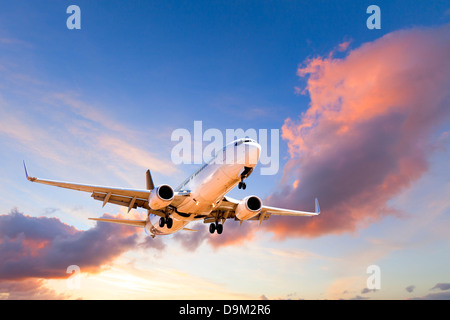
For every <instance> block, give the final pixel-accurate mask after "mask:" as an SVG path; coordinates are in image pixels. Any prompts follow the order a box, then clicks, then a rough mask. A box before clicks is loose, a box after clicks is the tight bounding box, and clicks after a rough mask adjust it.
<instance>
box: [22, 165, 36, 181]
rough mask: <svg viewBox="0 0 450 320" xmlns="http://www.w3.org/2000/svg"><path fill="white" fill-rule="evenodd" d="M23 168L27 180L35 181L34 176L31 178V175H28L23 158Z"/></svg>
mask: <svg viewBox="0 0 450 320" xmlns="http://www.w3.org/2000/svg"><path fill="white" fill-rule="evenodd" d="M23 168H24V169H25V176H26V177H27V180H28V181H35V180H36V178H33V177H29V176H28V172H27V166H26V165H25V160H23Z"/></svg>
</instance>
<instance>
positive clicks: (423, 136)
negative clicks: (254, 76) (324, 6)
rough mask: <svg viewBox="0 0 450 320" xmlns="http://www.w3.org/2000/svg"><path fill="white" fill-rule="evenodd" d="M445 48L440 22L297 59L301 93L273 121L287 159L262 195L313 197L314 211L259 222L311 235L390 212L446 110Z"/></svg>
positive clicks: (449, 47) (432, 144)
mask: <svg viewBox="0 0 450 320" xmlns="http://www.w3.org/2000/svg"><path fill="white" fill-rule="evenodd" d="M448 57H450V25H444V26H441V27H439V28H428V29H425V28H422V29H419V28H416V29H411V30H402V31H397V32H393V33H390V34H388V35H386V36H384V37H382V38H380V39H378V40H376V41H373V42H369V43H366V44H364V45H362V46H361V47H359V48H357V49H354V50H352V51H350V52H349V53H348V55H347V56H346V57H344V58H342V59H336V58H333V57H332V55H330V56H328V57H325V58H322V57H316V58H313V59H310V60H307V61H306V62H305V63H304V65H302V66H301V67H299V69H298V75H299V76H300V77H302V78H306V79H307V86H306V88H305V91H306V92H307V93H308V94H309V96H310V99H311V103H310V106H309V108H308V110H307V111H306V112H305V113H303V114H302V116H301V118H300V119H298V120H297V119H286V121H285V123H284V125H283V128H282V137H283V138H284V139H285V140H286V141H287V142H288V147H289V152H290V155H291V160H290V161H289V162H288V163H287V165H286V166H285V168H284V177H283V183H282V185H281V186H280V190H279V191H278V192H277V193H275V194H273V195H272V196H270V197H269V198H268V199H266V200H267V201H266V202H268V203H270V204H272V205H280V206H288V207H290V208H293V209H301V210H307V209H312V204H313V199H314V197H319V199H320V202H321V209H322V212H323V213H322V215H320V216H319V217H314V218H308V219H289V218H288V219H284V218H274V217H272V218H271V219H270V221H269V222H268V223H265V224H263V226H264V228H265V229H266V230H268V231H271V232H274V234H275V235H276V236H277V237H279V238H284V237H288V236H306V237H312V236H319V235H322V234H329V233H343V232H349V231H353V230H355V229H356V228H357V227H359V226H361V225H362V224H367V223H370V222H372V221H377V220H379V219H380V218H382V217H383V216H385V215H391V214H395V213H396V210H395V209H394V208H390V207H389V205H388V201H389V200H390V199H392V198H393V197H394V196H396V195H398V194H399V193H400V192H401V191H402V190H405V189H406V188H408V187H409V186H411V185H412V184H413V183H415V182H416V181H417V180H418V179H419V178H420V177H421V176H422V175H423V174H424V173H425V172H426V171H427V169H428V161H427V160H428V158H429V155H430V153H431V152H433V150H434V149H435V148H436V144H437V141H438V139H437V138H438V137H437V136H438V134H439V129H440V128H441V127H442V125H443V124H445V121H446V120H448V117H449V115H450V108H449V106H450V93H449V92H450V91H449V89H450V60H449V58H448ZM291 180H292V181H291ZM294 180H297V181H298V182H296V183H295V185H296V187H295V188H294V187H293V182H294Z"/></svg>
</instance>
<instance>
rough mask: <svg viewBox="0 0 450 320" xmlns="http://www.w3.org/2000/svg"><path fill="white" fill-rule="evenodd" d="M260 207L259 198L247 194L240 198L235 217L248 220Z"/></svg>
mask: <svg viewBox="0 0 450 320" xmlns="http://www.w3.org/2000/svg"><path fill="white" fill-rule="evenodd" d="M261 208H262V202H261V199H259V198H258V197H257V196H248V197H246V198H244V199H242V200H241V201H240V202H239V204H238V205H237V207H236V218H238V219H239V220H248V219H251V218H253V217H254V216H256V215H257V214H258V213H259V212H260V211H261Z"/></svg>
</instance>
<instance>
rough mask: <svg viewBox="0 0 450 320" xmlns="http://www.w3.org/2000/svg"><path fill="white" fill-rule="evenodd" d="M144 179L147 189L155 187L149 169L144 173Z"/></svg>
mask: <svg viewBox="0 0 450 320" xmlns="http://www.w3.org/2000/svg"><path fill="white" fill-rule="evenodd" d="M145 179H146V181H147V190H153V189H155V185H154V184H153V179H152V175H151V173H150V170H147V172H146V173H145Z"/></svg>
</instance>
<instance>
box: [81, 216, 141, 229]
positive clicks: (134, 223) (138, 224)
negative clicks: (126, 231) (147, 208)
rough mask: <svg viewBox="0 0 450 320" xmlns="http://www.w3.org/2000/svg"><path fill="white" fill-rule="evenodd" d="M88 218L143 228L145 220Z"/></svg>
mask: <svg viewBox="0 0 450 320" xmlns="http://www.w3.org/2000/svg"><path fill="white" fill-rule="evenodd" d="M89 220H95V221H102V222H111V223H118V224H124V225H127V226H132V227H140V228H144V227H145V224H146V223H147V221H145V220H122V219H101V218H89Z"/></svg>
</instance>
